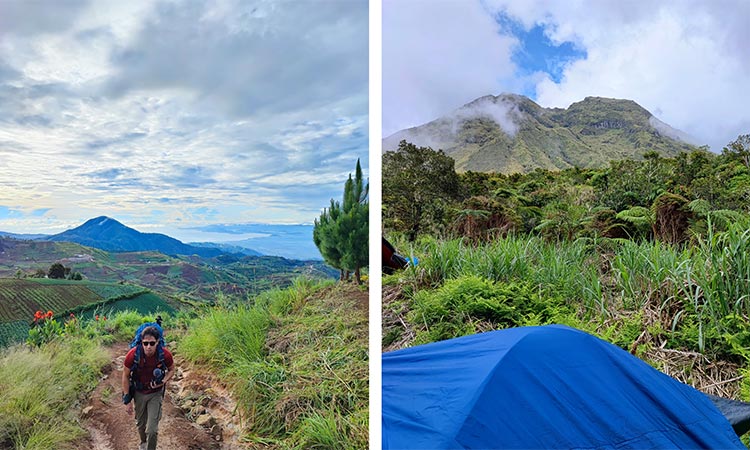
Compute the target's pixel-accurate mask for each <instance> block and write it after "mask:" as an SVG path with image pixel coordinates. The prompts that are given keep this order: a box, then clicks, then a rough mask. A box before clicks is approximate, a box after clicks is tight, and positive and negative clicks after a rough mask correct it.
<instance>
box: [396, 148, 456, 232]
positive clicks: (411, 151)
mask: <svg viewBox="0 0 750 450" xmlns="http://www.w3.org/2000/svg"><path fill="white" fill-rule="evenodd" d="M454 167H455V161H453V159H451V158H450V157H449V156H447V155H446V154H445V153H444V152H443V151H442V150H438V151H435V150H432V149H431V148H429V147H417V146H416V145H414V144H410V143H407V142H406V141H401V142H400V143H399V145H398V149H397V150H396V151H393V152H386V153H385V154H384V155H383V222H384V225H386V226H387V227H389V228H392V229H394V230H396V231H404V232H406V233H407V237H408V239H409V240H411V241H414V240H415V239H416V237H417V235H418V234H419V233H420V232H422V231H423V230H428V229H430V228H433V229H440V228H441V227H442V226H444V219H445V217H446V211H447V208H448V207H449V205H450V204H451V202H453V201H455V200H457V199H458V194H459V181H458V176H457V175H456V172H455V169H454Z"/></svg>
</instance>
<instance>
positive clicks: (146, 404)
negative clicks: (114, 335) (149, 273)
mask: <svg viewBox="0 0 750 450" xmlns="http://www.w3.org/2000/svg"><path fill="white" fill-rule="evenodd" d="M136 339H137V340H138V341H139V342H138V343H137V344H136V345H135V346H134V347H133V348H131V349H130V351H128V354H127V355H126V356H125V363H124V367H123V370H122V402H123V403H124V404H125V405H127V406H126V408H127V412H128V414H129V415H132V414H133V403H135V420H136V425H137V427H138V434H139V435H140V438H141V444H140V446H139V447H138V450H156V438H157V435H158V430H159V419H161V405H162V400H163V398H164V391H165V385H166V383H167V382H168V381H169V380H170V379H171V378H172V376H173V375H174V360H173V359H172V353H171V352H170V351H169V350H167V349H166V348H164V347H163V345H162V344H161V342H163V341H162V336H161V332H160V330H159V328H157V327H156V326H147V327H145V328H144V329H143V331H141V333H140V335H136ZM131 373H132V374H133V376H132V377H131ZM131 400H133V403H131Z"/></svg>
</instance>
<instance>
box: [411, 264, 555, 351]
mask: <svg viewBox="0 0 750 450" xmlns="http://www.w3.org/2000/svg"><path fill="white" fill-rule="evenodd" d="M561 307H562V303H561V302H560V300H559V299H555V298H549V297H547V298H543V297H542V296H541V295H540V294H539V291H538V289H535V288H533V287H531V286H529V285H528V284H525V283H516V282H507V283H501V282H494V281H491V280H487V279H483V278H480V277H478V276H473V275H470V276H463V277H459V278H456V279H451V280H447V281H446V282H445V284H444V285H443V286H441V287H440V288H438V289H435V290H422V291H419V292H417V293H416V294H415V295H414V298H413V306H412V310H411V312H410V313H409V321H410V322H412V323H414V324H416V325H418V326H421V325H424V326H425V328H426V329H427V332H428V334H429V338H430V339H432V340H440V339H448V338H452V337H456V336H463V335H465V334H471V333H472V332H475V329H476V327H475V325H476V323H477V322H487V323H489V324H491V326H492V327H493V328H507V327H514V326H522V325H525V324H526V323H527V322H533V323H548V320H550V319H551V318H552V317H555V316H557V315H558V314H559V313H560V311H558V309H557V308H561ZM421 340H423V339H420V341H421Z"/></svg>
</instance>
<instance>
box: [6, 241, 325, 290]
mask: <svg viewBox="0 0 750 450" xmlns="http://www.w3.org/2000/svg"><path fill="white" fill-rule="evenodd" d="M55 262H59V263H61V264H63V265H64V266H65V267H70V268H71V270H72V271H74V272H80V273H81V274H83V276H84V278H85V279H87V280H89V281H102V282H112V283H116V282H121V281H122V282H129V283H134V284H138V285H141V286H144V287H148V288H149V289H152V290H154V291H155V292H158V293H159V294H164V295H168V296H174V297H180V298H189V299H206V300H212V299H215V298H216V294H217V292H223V293H225V294H233V295H238V296H240V297H244V296H246V295H247V294H250V293H258V292H261V291H263V290H266V289H269V288H275V287H286V286H288V285H289V284H291V283H292V280H294V279H295V278H297V277H299V276H306V277H310V278H336V277H337V276H338V271H336V270H334V269H331V268H330V267H328V266H326V265H325V264H324V263H323V262H322V261H299V260H288V259H285V258H281V257H274V256H242V255H238V254H229V253H223V254H221V255H219V256H218V257H215V258H208V259H200V258H194V257H186V256H181V257H171V256H166V255H164V254H162V253H158V252H155V251H142V252H113V253H110V252H107V251H105V250H100V249H96V248H91V247H85V246H82V245H81V244H76V243H72V242H50V241H32V240H18V239H12V238H8V237H0V278H2V277H7V278H10V277H14V276H21V277H24V276H32V275H33V274H34V273H35V272H37V271H39V270H42V271H44V272H46V271H47V270H48V269H49V267H50V265H52V264H53V263H55Z"/></svg>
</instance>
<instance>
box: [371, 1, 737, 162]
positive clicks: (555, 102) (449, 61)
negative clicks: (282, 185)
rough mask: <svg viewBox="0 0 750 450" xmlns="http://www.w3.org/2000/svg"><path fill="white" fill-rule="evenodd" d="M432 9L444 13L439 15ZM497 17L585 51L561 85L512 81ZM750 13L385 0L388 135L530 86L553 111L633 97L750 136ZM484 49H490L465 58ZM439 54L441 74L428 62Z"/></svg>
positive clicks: (719, 6)
mask: <svg viewBox="0 0 750 450" xmlns="http://www.w3.org/2000/svg"><path fill="white" fill-rule="evenodd" d="M480 4H481V5H483V6H484V7H485V8H486V9H484V10H483V9H482V8H481V7H480V6H479V5H480ZM459 8H460V9H461V10H462V11H461V13H459V12H458V9H459ZM464 10H465V12H464ZM433 12H434V14H436V15H437V17H438V18H440V19H435V20H432V19H430V17H431V15H432V13H433ZM446 12H452V13H449V14H448V17H446ZM499 13H503V14H506V15H508V16H510V17H511V18H513V19H515V20H518V21H520V22H521V23H522V24H523V25H524V26H525V27H526V28H527V29H530V28H531V27H533V26H535V25H544V26H545V32H546V34H547V35H548V37H550V38H551V39H552V41H553V42H555V43H557V44H561V43H563V42H572V43H574V44H575V45H576V46H577V48H579V49H582V50H584V51H585V52H586V53H587V57H586V59H584V60H578V61H574V62H572V63H569V64H567V65H566V66H565V68H564V70H563V74H562V79H561V81H560V83H559V84H557V83H555V82H553V81H552V80H551V79H550V78H549V77H547V76H540V74H539V73H536V74H534V75H532V76H516V77H515V78H512V75H513V73H514V69H515V67H514V65H513V62H512V61H511V51H512V45H513V39H511V38H508V37H502V36H500V35H499V34H498V33H497V32H496V27H494V22H493V17H495V15H496V14H499ZM748 17H750V2H747V1H744V0H719V1H709V0H665V1H660V2H656V3H655V2H651V1H645V0H644V1H628V2H622V1H619V0H597V1H593V0H591V1H586V0H574V1H565V2H560V1H551V0H527V1H523V2H520V1H515V0H482V1H481V2H480V1H475V2H464V1H448V0H444V1H439V2H434V3H428V2H418V1H406V2H398V1H388V0H386V1H385V3H384V5H383V20H384V25H383V37H384V43H383V57H384V62H383V68H384V74H383V80H384V81H383V102H384V103H383V116H384V117H383V129H384V135H386V136H387V135H388V134H390V133H391V132H394V131H397V130H399V129H403V128H407V127H410V126H414V125H417V124H421V123H424V122H427V121H430V120H433V119H435V118H437V117H439V116H441V115H444V114H447V113H449V112H451V111H452V110H454V109H455V108H457V107H458V106H460V105H461V104H464V103H467V102H469V101H471V100H473V99H474V98H477V97H480V96H482V95H488V94H493V95H497V94H498V93H499V92H502V91H506V92H516V93H518V92H520V91H521V89H519V87H520V86H528V85H532V86H535V87H536V92H537V98H536V101H537V102H538V103H539V104H540V105H541V106H544V107H553V106H557V107H567V106H568V105H570V104H571V103H573V102H576V101H580V100H582V99H583V98H585V97H586V96H605V97H615V98H626V99H631V100H635V101H636V102H638V103H639V104H640V105H641V106H643V107H644V108H646V109H648V110H649V111H650V112H651V113H653V114H655V115H656V116H657V117H658V118H659V119H660V120H662V121H664V122H666V123H668V124H669V125H671V126H672V127H675V128H677V129H680V130H682V131H684V132H686V133H688V134H690V135H693V136H695V137H696V138H697V139H698V141H699V142H701V143H703V144H709V145H711V147H712V149H713V150H715V151H718V150H720V149H721V146H723V145H725V144H727V143H728V142H730V141H731V140H733V139H735V138H736V137H737V135H739V134H746V133H748V132H750V114H748V112H747V111H748V109H747V104H748V103H750V94H748V93H747V92H748V90H747V86H748V85H750V75H748V74H750V46H749V45H747V42H750V27H748V26H747V19H748ZM441 19H442V20H443V21H442V22H440V20H441ZM438 24H439V25H440V26H436V25H438ZM458 30H460V32H458ZM412 41H414V43H412ZM399 45H400V46H403V47H405V48H404V49H399V48H398V46H399ZM454 45H456V46H458V47H459V49H458V50H455V49H454V48H453V46H454ZM478 47H482V49H481V50H477V48H478ZM389 48H393V49H395V50H393V51H392V52H391V53H389V52H388V51H387V50H388V49H389ZM461 49H463V52H462V51H461ZM488 49H494V50H488ZM500 50H502V51H500ZM478 51H479V52H481V51H484V52H485V57H481V58H468V57H466V56H465V55H467V54H476V53H477V52H478ZM488 53H492V55H493V57H491V58H490V57H488V56H487V54H488ZM394 60H395V61H394ZM433 61H438V62H439V67H440V70H430V69H428V68H427V67H429V66H430V63H431V62H433ZM488 62H489V63H488ZM468 86H471V87H478V88H480V89H479V92H477V90H472V89H471V88H469V87H468Z"/></svg>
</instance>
